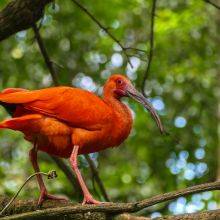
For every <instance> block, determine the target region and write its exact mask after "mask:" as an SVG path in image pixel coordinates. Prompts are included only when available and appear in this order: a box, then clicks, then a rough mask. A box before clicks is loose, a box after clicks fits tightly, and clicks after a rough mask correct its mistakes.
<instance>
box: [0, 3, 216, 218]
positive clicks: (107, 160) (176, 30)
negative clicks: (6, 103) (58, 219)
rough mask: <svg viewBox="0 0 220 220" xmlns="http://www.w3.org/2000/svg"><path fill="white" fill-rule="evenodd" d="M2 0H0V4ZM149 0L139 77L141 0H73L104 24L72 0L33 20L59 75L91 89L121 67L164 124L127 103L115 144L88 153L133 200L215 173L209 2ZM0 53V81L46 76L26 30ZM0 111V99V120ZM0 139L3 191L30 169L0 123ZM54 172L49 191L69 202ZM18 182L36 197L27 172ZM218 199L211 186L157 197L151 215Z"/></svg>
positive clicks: (112, 187) (109, 185) (123, 196)
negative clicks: (128, 113)
mask: <svg viewBox="0 0 220 220" xmlns="http://www.w3.org/2000/svg"><path fill="white" fill-rule="evenodd" d="M8 2H9V1H6V0H2V1H1V2H0V9H3V8H4V7H5V6H6V5H7V3H8ZM45 2H46V1H45ZM153 2H154V3H155V14H154V16H153V18H154V47H153V49H154V50H153V52H154V53H153V57H152V58H153V59H152V61H151V66H150V67H151V68H150V71H149V72H148V74H147V80H146V81H145V83H144V84H143V78H144V76H145V73H146V66H147V64H148V61H149V60H148V59H149V51H150V42H151V41H150V39H151V37H152V33H151V29H150V26H151V23H152V14H151V8H152V2H151V1H140V0H135V1H129V0H124V1H120V2H119V1H116V0H112V1H94V0H92V1H89V2H87V1H81V4H82V5H83V6H84V7H85V8H86V9H87V10H89V12H91V13H92V15H94V16H95V19H96V20H97V21H99V22H100V24H102V25H103V27H104V28H105V29H103V27H101V28H100V25H97V23H95V22H94V19H91V17H89V16H88V14H86V13H85V11H83V10H82V8H80V7H78V6H77V4H75V3H76V1H56V3H53V4H51V5H48V6H47V7H46V8H45V11H44V16H43V18H42V19H41V20H40V21H39V22H38V24H37V25H38V26H40V30H39V31H40V33H41V35H42V38H43V40H44V44H45V47H46V49H47V51H48V53H49V54H50V58H51V60H52V61H53V64H52V65H53V68H55V70H56V72H57V78H58V80H59V82H60V83H61V84H63V85H72V86H77V87H81V88H84V89H87V90H89V91H93V92H96V93H97V94H101V91H102V87H101V85H103V83H104V82H105V80H106V79H107V78H108V77H109V76H110V74H111V73H113V72H122V73H124V74H126V75H127V76H128V77H129V78H130V79H131V80H133V82H134V83H135V84H136V85H137V86H139V89H140V90H141V89H143V91H144V92H145V94H146V95H149V96H150V99H151V101H152V104H153V106H154V107H155V108H156V109H157V110H158V112H159V114H160V115H161V117H162V120H163V122H164V124H165V127H166V128H167V130H168V131H169V133H170V136H167V137H162V136H160V135H159V133H158V131H157V128H156V126H155V124H154V122H153V121H152V120H151V118H150V117H149V116H147V115H146V113H145V112H144V110H143V109H142V108H140V107H139V106H138V105H136V104H135V103H133V102H131V103H129V105H130V107H131V109H132V110H133V115H134V118H135V124H134V129H133V131H132V133H131V135H130V138H129V139H128V140H127V141H126V142H125V143H124V144H123V146H121V147H119V148H115V149H109V150H106V151H103V152H101V153H100V154H92V155H91V157H92V159H93V161H94V162H95V164H96V166H97V167H98V170H99V174H100V176H101V179H102V181H103V182H104V184H105V187H106V189H107V191H108V194H109V197H110V198H111V200H112V201H123V202H125V201H137V200H140V199H144V198H147V197H150V196H153V195H156V194H159V193H163V192H168V191H171V190H175V189H180V188H184V187H187V186H192V185H194V184H199V183H204V182H208V181H214V180H216V179H218V178H219V170H220V162H219V161H220V156H219V152H220V150H219V148H220V145H219V131H218V130H219V97H220V91H219V74H220V73H219V67H220V63H219V50H220V44H219V42H220V40H219V34H220V33H219V32H220V29H219V28H218V27H219V25H220V16H219V10H218V9H217V8H215V7H213V5H211V4H208V3H210V2H209V1H197V0H192V1H189V2H188V1H179V0H178V1H164V0H161V1H157V2H156V1H153ZM213 2H214V1H213ZM217 3H218V2H217ZM217 3H216V4H217ZM0 21H1V19H0ZM0 29H1V27H0ZM106 32H110V33H112V34H113V36H114V37H115V39H116V40H115V39H112V37H111V36H109V33H106ZM0 33H1V31H0ZM117 40H119V42H116V41H117ZM121 45H122V46H121ZM126 48H138V49H141V50H143V51H141V50H136V49H126ZM144 51H146V52H144ZM0 57H1V58H0V89H1V90H2V89H4V88H6V87H24V88H28V89H36V88H43V87H48V86H51V85H52V84H53V82H52V78H51V75H50V73H49V71H48V68H47V67H46V65H45V63H44V60H43V57H42V56H41V55H40V52H39V48H38V44H37V43H36V41H35V35H34V32H33V30H32V29H30V30H27V31H26V30H25V31H22V32H19V33H17V34H15V35H14V36H12V37H10V38H8V39H7V40H4V41H2V42H1V44H0ZM143 85H144V88H143ZM125 102H127V100H125ZM6 115H7V114H6V112H5V111H4V109H3V108H1V109H0V119H3V118H5V117H6ZM0 140H1V143H0V145H1V146H0V154H1V161H0V176H1V180H0V193H1V194H6V195H8V196H11V195H12V194H14V193H15V192H16V191H17V188H18V186H20V185H21V184H22V183H23V181H24V179H25V177H27V176H28V175H30V174H31V173H32V172H33V171H32V169H31V166H27V164H29V162H28V157H27V152H28V150H29V148H30V146H29V145H30V144H29V143H28V142H26V141H24V140H23V138H22V135H21V134H19V133H18V132H13V131H1V132H0ZM40 166H41V169H42V170H43V171H48V170H51V169H54V167H55V165H54V162H53V161H51V159H50V158H48V157H47V156H46V155H45V154H41V163H40ZM81 168H82V170H83V172H84V175H85V177H86V181H87V182H88V185H89V187H90V188H91V189H93V190H94V193H97V197H102V196H101V195H100V191H99V190H98V189H97V185H96V184H94V182H93V178H91V176H90V170H89V169H88V163H87V161H86V160H85V159H84V157H83V156H82V157H81ZM58 176H59V178H58V179H57V180H56V181H51V182H48V183H47V185H48V187H49V189H50V191H51V192H53V193H59V194H66V195H68V196H69V197H70V198H72V199H73V200H74V199H76V201H78V197H77V196H76V192H75V193H74V194H73V189H72V187H70V183H69V181H67V180H66V178H65V176H64V174H63V173H62V172H61V171H58ZM28 188H29V189H27V190H25V191H23V192H22V193H21V195H20V197H22V198H29V197H30V193H29V191H30V190H31V192H32V196H33V197H34V196H37V194H38V189H37V188H36V183H35V181H33V182H31V184H29V185H28ZM102 199H103V198H102ZM219 202H220V201H219V198H218V197H217V193H214V192H204V193H200V194H195V195H193V196H191V197H186V198H185V197H181V198H179V199H177V200H176V201H173V202H170V203H169V204H166V205H165V206H164V205H158V207H156V208H155V209H154V212H153V213H152V216H157V215H160V214H167V213H173V214H180V213H185V212H189V213H190V212H195V211H200V210H207V209H209V210H211V209H217V207H218V204H219ZM157 209H158V212H155V210H157ZM143 214H148V212H145V211H143Z"/></svg>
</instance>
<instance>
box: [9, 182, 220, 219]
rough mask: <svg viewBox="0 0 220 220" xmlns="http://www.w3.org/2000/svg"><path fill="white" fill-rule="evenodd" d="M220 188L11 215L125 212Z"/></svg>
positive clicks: (210, 186)
mask: <svg viewBox="0 0 220 220" xmlns="http://www.w3.org/2000/svg"><path fill="white" fill-rule="evenodd" d="M213 190H220V181H217V182H212V183H205V184H200V185H196V186H192V187H188V188H186V189H182V190H178V191H173V192H169V193H165V194H162V195H158V196H154V197H152V198H150V199H145V200H142V201H139V202H132V203H104V204H101V205H74V204H70V205H68V206H65V207H58V208H48V209H45V210H38V211H37V212H27V213H23V214H17V215H12V216H10V217H11V219H30V218H37V217H38V218H39V217H40V216H47V217H55V216H59V215H60V213H62V215H68V214H75V213H86V212H105V213H106V214H108V213H112V214H114V213H115V214H117V213H124V212H129V213H131V212H137V211H140V210H142V209H144V208H147V207H150V206H153V205H155V204H159V203H162V202H166V201H170V200H174V199H176V198H179V197H182V196H187V195H191V194H194V193H200V192H205V191H213Z"/></svg>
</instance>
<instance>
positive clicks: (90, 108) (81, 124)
mask: <svg viewBox="0 0 220 220" xmlns="http://www.w3.org/2000/svg"><path fill="white" fill-rule="evenodd" d="M0 102H5V103H10V104H19V105H22V106H23V107H24V108H25V109H28V110H31V111H34V112H36V113H40V114H43V115H47V116H50V117H54V118H57V119H59V120H61V121H64V122H66V123H67V124H69V125H71V126H73V127H77V128H84V129H88V130H99V129H101V127H102V125H103V124H105V123H108V122H110V120H111V117H112V110H111V108H110V107H109V106H108V105H107V104H106V103H105V102H104V101H103V100H102V99H100V98H99V97H97V96H96V95H94V94H93V93H90V92H88V91H85V90H82V89H77V88H71V87H53V88H47V89H40V90H34V91H25V90H24V91H16V92H12V93H7V92H6V93H4V92H3V93H0Z"/></svg>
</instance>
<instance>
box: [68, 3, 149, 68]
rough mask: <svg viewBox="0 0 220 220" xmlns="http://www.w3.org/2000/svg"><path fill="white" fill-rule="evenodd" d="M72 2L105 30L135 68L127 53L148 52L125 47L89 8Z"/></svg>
mask: <svg viewBox="0 0 220 220" xmlns="http://www.w3.org/2000/svg"><path fill="white" fill-rule="evenodd" d="M72 2H73V3H74V4H75V5H77V6H78V7H79V8H80V9H81V10H82V11H83V12H85V13H86V14H87V15H88V16H89V17H90V18H91V19H92V20H93V21H94V22H95V23H96V24H97V25H98V26H99V27H100V28H101V30H103V31H104V32H105V33H106V34H107V35H108V36H109V37H110V38H111V39H112V40H113V41H114V42H116V43H117V44H118V45H119V46H120V48H121V50H122V52H123V54H124V55H125V57H126V59H127V62H128V63H129V64H130V66H131V67H132V68H133V65H132V63H131V61H130V55H129V54H128V53H127V51H128V50H136V51H139V52H144V53H145V52H146V51H145V50H142V49H138V48H134V47H125V46H124V45H123V44H122V43H121V41H120V40H119V39H117V38H116V37H115V36H114V35H113V34H112V33H111V32H110V31H109V28H107V27H105V26H104V25H103V24H102V23H101V22H100V21H99V20H98V19H97V18H96V17H95V16H94V15H93V14H92V13H91V12H90V11H89V10H88V9H87V8H85V7H84V6H83V5H82V4H81V3H79V1H78V0H72Z"/></svg>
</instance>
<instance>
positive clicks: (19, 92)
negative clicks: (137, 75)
mask: <svg viewBox="0 0 220 220" xmlns="http://www.w3.org/2000/svg"><path fill="white" fill-rule="evenodd" d="M122 97H131V98H133V99H134V100H136V101H137V102H139V103H140V104H142V105H143V106H144V107H145V108H146V109H147V110H148V111H149V112H150V113H151V115H152V117H153V118H154V120H155V121H156V123H157V126H158V127H159V129H160V131H161V133H163V132H164V128H163V125H162V123H161V121H160V118H159V116H158V115H157V113H156V111H155V110H154V109H153V107H152V106H151V104H150V103H149V101H148V100H147V99H146V98H145V97H144V96H143V95H142V94H141V93H139V92H138V91H137V90H136V89H135V87H134V86H133V85H132V83H131V82H130V80H129V79H128V78H126V77H125V76H123V75H119V74H115V75H112V76H111V77H110V78H109V79H108V80H107V82H106V83H105V85H104V89H103V98H99V97H98V96H96V95H95V94H93V93H91V92H88V91H85V90H83V89H79V88H72V87H63V86H60V87H52V88H46V89H40V90H34V91H29V90H25V89H21V88H8V89H5V90H3V91H2V92H1V93H0V104H1V105H2V106H4V107H5V108H6V110H8V111H9V112H10V113H11V114H12V118H11V119H7V120H4V121H3V122H1V123H0V128H8V129H13V130H17V131H21V132H23V133H24V137H25V139H26V140H28V141H30V142H31V143H33V148H32V149H31V150H30V152H29V156H30V160H31V162H32V165H33V168H34V170H35V172H39V166H38V162H37V151H38V150H40V151H44V152H46V153H48V154H50V155H55V156H58V157H63V158H69V161H70V164H71V167H72V169H73V171H74V172H75V175H76V177H77V179H78V181H79V184H80V186H81V189H82V192H83V195H84V199H83V204H86V203H89V204H99V203H100V202H99V201H97V200H95V199H94V198H93V197H92V195H91V194H90V192H89V190H88V189H87V187H86V184H85V183H84V180H83V178H82V176H81V173H80V171H79V169H78V166H77V155H79V154H88V153H92V152H98V151H101V150H104V149H106V148H109V147H115V146H118V145H120V144H121V143H122V142H123V141H124V140H125V139H126V138H127V137H128V135H129V133H130V131H131V128H132V115H131V112H130V110H129V108H128V107H127V106H126V105H125V104H124V103H123V102H121V98H122ZM37 180H38V184H39V187H40V197H39V200H38V204H39V205H41V204H42V203H43V201H44V200H46V199H61V198H59V197H56V196H52V195H50V194H48V192H47V190H46V187H45V185H44V182H43V179H42V177H41V176H40V175H38V176H37Z"/></svg>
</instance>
